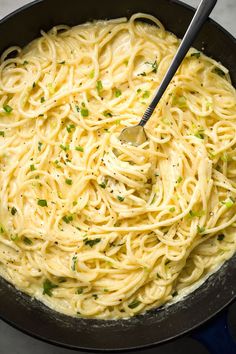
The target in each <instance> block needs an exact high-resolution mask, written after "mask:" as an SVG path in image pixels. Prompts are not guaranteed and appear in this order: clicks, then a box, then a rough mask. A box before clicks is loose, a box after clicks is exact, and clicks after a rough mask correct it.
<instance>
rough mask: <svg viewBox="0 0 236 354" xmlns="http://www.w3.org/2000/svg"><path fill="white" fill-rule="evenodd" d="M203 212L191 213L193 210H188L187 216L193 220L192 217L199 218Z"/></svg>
mask: <svg viewBox="0 0 236 354" xmlns="http://www.w3.org/2000/svg"><path fill="white" fill-rule="evenodd" d="M204 213H205V212H204V210H199V211H193V210H190V212H189V216H190V217H191V218H194V217H201V216H203V215H204Z"/></svg>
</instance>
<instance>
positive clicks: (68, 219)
mask: <svg viewBox="0 0 236 354" xmlns="http://www.w3.org/2000/svg"><path fill="white" fill-rule="evenodd" d="M62 220H63V221H64V222H65V223H66V224H69V223H70V222H71V221H73V216H72V215H68V216H67V215H64V216H63V217H62Z"/></svg>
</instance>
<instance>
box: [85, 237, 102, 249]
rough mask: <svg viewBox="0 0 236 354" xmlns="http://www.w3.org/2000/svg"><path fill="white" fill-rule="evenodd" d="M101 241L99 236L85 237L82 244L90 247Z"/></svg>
mask: <svg viewBox="0 0 236 354" xmlns="http://www.w3.org/2000/svg"><path fill="white" fill-rule="evenodd" d="M100 241H101V239H100V238H94V239H91V240H90V239H88V238H87V237H86V238H85V239H84V244H85V245H86V246H90V247H91V248H92V247H93V246H95V245H96V244H97V243H99V242H100Z"/></svg>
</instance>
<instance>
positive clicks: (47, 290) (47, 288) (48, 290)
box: [43, 279, 58, 297]
mask: <svg viewBox="0 0 236 354" xmlns="http://www.w3.org/2000/svg"><path fill="white" fill-rule="evenodd" d="M57 287H58V285H56V284H53V283H52V282H51V281H50V280H49V279H46V280H44V282H43V295H48V296H50V297H51V296H52V290H53V289H56V288H57Z"/></svg>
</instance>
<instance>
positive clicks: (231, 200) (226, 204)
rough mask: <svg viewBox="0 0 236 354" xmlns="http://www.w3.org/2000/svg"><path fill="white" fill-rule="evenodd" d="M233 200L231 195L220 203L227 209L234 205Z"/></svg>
mask: <svg viewBox="0 0 236 354" xmlns="http://www.w3.org/2000/svg"><path fill="white" fill-rule="evenodd" d="M234 203H235V201H234V199H233V198H232V197H229V198H228V199H226V200H225V201H224V202H222V204H224V205H225V206H226V207H227V208H228V209H229V208H231V207H232V206H233V205H234Z"/></svg>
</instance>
